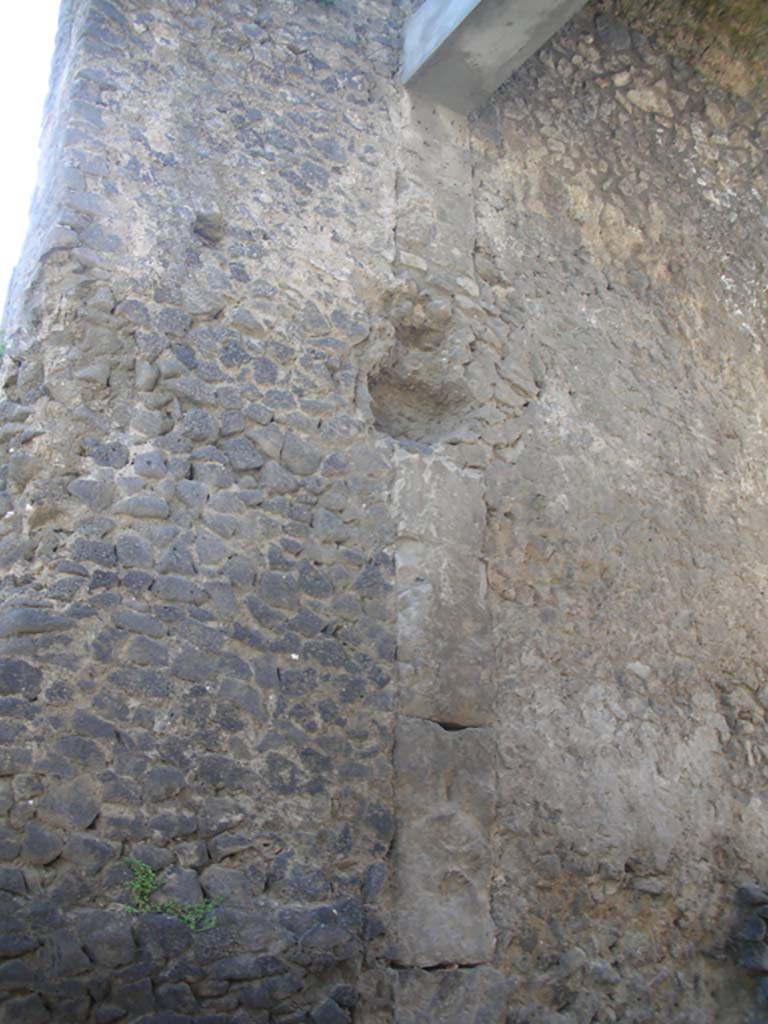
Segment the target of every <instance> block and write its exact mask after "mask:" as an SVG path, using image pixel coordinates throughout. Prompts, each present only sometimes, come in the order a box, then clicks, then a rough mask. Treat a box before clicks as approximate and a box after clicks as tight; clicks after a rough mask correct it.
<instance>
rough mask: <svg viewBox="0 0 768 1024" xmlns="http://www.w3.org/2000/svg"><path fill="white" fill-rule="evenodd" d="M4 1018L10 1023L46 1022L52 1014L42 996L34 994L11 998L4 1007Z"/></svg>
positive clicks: (30, 1023)
mask: <svg viewBox="0 0 768 1024" xmlns="http://www.w3.org/2000/svg"><path fill="white" fill-rule="evenodd" d="M2 1013H3V1020H4V1021H8V1024H45V1022H46V1021H49V1020H50V1019H51V1015H50V1014H49V1012H48V1011H47V1010H46V1008H45V1004H44V1003H43V1001H42V999H41V998H40V996H38V995H36V994H33V995H30V996H22V997H21V998H20V999H11V1000H9V1001H8V1002H7V1003H5V1004H4V1005H3V1007H2Z"/></svg>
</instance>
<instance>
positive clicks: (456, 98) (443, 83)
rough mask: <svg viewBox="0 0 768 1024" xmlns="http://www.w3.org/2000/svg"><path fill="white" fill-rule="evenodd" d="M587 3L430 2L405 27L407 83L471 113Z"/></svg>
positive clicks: (572, 0) (556, 0)
mask: <svg viewBox="0 0 768 1024" xmlns="http://www.w3.org/2000/svg"><path fill="white" fill-rule="evenodd" d="M583 6H584V0H424V3H423V4H422V5H421V6H420V7H418V8H417V9H416V10H415V11H414V12H413V14H412V15H411V16H410V17H409V18H408V20H407V21H406V23H405V38H404V43H403V70H402V79H403V82H404V83H405V84H406V85H407V86H408V87H409V88H411V89H413V91H414V92H417V93H419V94H420V95H424V96H428V97H429V99H431V100H433V101H434V102H435V103H439V104H441V105H442V106H444V107H449V108H450V109H451V110H455V111H457V112H458V113H460V114H468V113H469V112H470V111H472V110H474V109H475V108H476V107H478V106H479V105H480V104H481V103H482V102H483V101H484V100H486V99H487V98H488V97H489V96H490V95H491V94H492V93H494V92H495V91H496V89H497V88H498V87H499V86H500V85H501V83H502V82H504V81H506V79H507V78H509V76H510V75H511V74H512V72H513V71H515V69H516V68H519V67H520V65H521V64H523V63H524V62H525V61H526V60H527V59H528V58H529V57H530V56H531V55H532V54H533V53H535V52H536V50H538V49H539V48H540V47H541V46H543V45H544V43H546V41H547V40H548V39H549V38H550V37H551V36H552V35H554V33H555V32H557V30H558V29H559V28H561V27H562V26H563V25H564V24H565V23H566V21H568V19H569V18H571V17H572V16H573V15H574V14H575V13H576V11H578V10H579V8H580V7H583Z"/></svg>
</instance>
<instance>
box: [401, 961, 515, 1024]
mask: <svg viewBox="0 0 768 1024" xmlns="http://www.w3.org/2000/svg"><path fill="white" fill-rule="evenodd" d="M392 985H393V989H394V1003H395V1019H396V1020H397V1022H398V1024H422V1022H427V1021H429V1022H430V1024H431V1022H432V1021H434V1022H435V1024H436V1022H438V1021H439V1022H440V1024H504V1022H505V1021H506V1019H507V995H508V990H509V983H508V982H507V980H506V979H505V978H504V975H502V974H500V973H499V972H498V971H497V970H494V968H492V967H486V966H480V967H474V968H470V969H456V970H443V971H419V970H410V971H397V972H396V973H395V974H394V976H393V979H392Z"/></svg>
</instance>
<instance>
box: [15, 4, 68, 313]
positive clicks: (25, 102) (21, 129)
mask: <svg viewBox="0 0 768 1024" xmlns="http://www.w3.org/2000/svg"><path fill="white" fill-rule="evenodd" d="M59 2H60V0H22V2H19V0H14V2H10V0H5V2H4V3H3V5H2V9H3V25H2V32H0V132H1V133H2V134H1V135H0V138H2V151H3V158H2V162H0V312H1V311H2V308H3V306H4V305H5V299H6V294H7V291H8V282H9V279H10V276H11V271H12V270H13V268H14V266H15V265H16V264H17V263H18V261H19V256H20V255H21V248H22V245H23V243H24V236H25V234H26V231H27V221H28V219H29V204H30V202H31V199H32V192H33V190H34V187H35V181H36V179H37V161H38V155H39V154H38V143H39V141H40V129H41V127H42V121H43V103H44V102H45V96H46V93H47V92H48V77H49V74H50V69H51V61H52V59H53V43H54V39H55V37H56V23H57V20H58V12H59Z"/></svg>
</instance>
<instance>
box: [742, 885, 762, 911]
mask: <svg viewBox="0 0 768 1024" xmlns="http://www.w3.org/2000/svg"><path fill="white" fill-rule="evenodd" d="M736 899H737V900H738V901H739V903H741V904H742V905H743V906H747V907H756V906H761V905H763V904H768V889H766V888H764V887H763V886H762V885H742V886H741V887H740V888H739V889H737V890H736Z"/></svg>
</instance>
